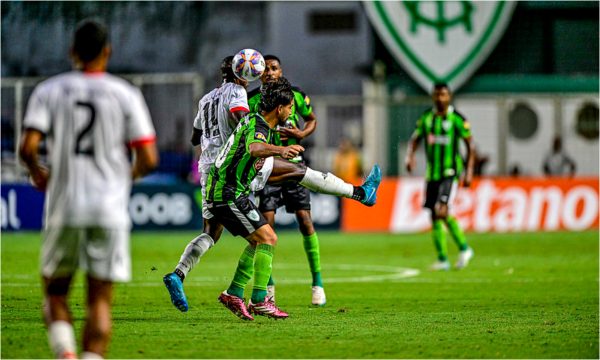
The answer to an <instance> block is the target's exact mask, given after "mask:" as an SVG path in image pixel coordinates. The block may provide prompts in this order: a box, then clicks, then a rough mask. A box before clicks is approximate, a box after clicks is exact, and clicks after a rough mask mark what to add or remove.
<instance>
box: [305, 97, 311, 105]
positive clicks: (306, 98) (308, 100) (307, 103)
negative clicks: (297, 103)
mask: <svg viewBox="0 0 600 360" xmlns="http://www.w3.org/2000/svg"><path fill="white" fill-rule="evenodd" d="M304 102H305V103H306V106H310V98H309V97H308V95H307V96H305V97H304Z"/></svg>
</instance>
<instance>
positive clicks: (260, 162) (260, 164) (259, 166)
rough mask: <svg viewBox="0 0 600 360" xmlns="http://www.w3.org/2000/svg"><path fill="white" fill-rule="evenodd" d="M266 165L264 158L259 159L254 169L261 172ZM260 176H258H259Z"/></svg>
mask: <svg viewBox="0 0 600 360" xmlns="http://www.w3.org/2000/svg"><path fill="white" fill-rule="evenodd" d="M264 164H265V159H264V158H260V159H258V160H257V161H256V162H255V163H254V169H255V170H256V171H260V169H262V167H263V165H264ZM257 175H258V174H257Z"/></svg>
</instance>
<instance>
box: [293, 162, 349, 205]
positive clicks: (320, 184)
mask: <svg viewBox="0 0 600 360" xmlns="http://www.w3.org/2000/svg"><path fill="white" fill-rule="evenodd" d="M300 185H302V186H304V187H305V188H308V189H309V190H312V191H315V192H318V193H322V194H330V195H336V196H343V197H347V198H351V197H352V194H353V193H354V186H353V185H352V184H348V183H347V182H345V181H344V180H342V179H340V178H339V177H337V176H335V175H333V174H332V173H327V174H324V173H322V172H320V171H316V170H313V169H311V168H309V167H307V168H306V174H304V177H303V178H302V180H300Z"/></svg>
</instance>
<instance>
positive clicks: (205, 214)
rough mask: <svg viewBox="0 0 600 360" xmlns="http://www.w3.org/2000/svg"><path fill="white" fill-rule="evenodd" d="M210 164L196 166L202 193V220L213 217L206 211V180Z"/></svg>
mask: <svg viewBox="0 0 600 360" xmlns="http://www.w3.org/2000/svg"><path fill="white" fill-rule="evenodd" d="M211 166H212V164H211V163H208V164H198V172H199V173H200V186H201V191H202V218H204V219H210V218H212V217H213V214H211V213H210V211H208V206H207V205H206V179H208V173H209V172H210V167H211Z"/></svg>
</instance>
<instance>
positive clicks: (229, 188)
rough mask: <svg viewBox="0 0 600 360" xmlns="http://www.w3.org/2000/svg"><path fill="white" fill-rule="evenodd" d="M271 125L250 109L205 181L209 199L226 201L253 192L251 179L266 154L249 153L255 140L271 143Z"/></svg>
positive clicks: (224, 146)
mask: <svg viewBox="0 0 600 360" xmlns="http://www.w3.org/2000/svg"><path fill="white" fill-rule="evenodd" d="M271 136H272V131H271V128H270V127H269V124H267V122H266V121H265V119H264V118H263V117H262V116H260V114H258V113H250V114H248V115H247V116H245V117H244V118H243V119H242V120H240V122H239V124H238V126H237V127H236V128H235V130H234V131H233V133H232V134H231V135H230V136H229V139H227V142H226V143H225V145H223V147H222V148H221V150H220V152H219V155H218V156H217V159H216V161H215V163H214V164H213V165H212V166H211V168H210V172H209V174H208V179H207V181H206V201H207V202H227V201H232V200H234V199H236V198H238V197H239V196H241V195H248V194H249V193H250V183H251V182H252V179H254V177H255V176H256V173H257V172H258V171H259V170H260V169H261V168H262V165H263V163H264V160H265V159H263V158H257V157H253V156H251V155H250V150H249V146H250V144H252V143H255V142H262V143H270V141H271Z"/></svg>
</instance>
